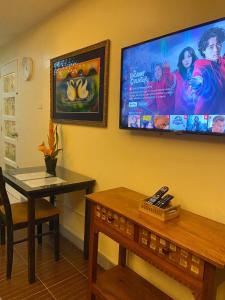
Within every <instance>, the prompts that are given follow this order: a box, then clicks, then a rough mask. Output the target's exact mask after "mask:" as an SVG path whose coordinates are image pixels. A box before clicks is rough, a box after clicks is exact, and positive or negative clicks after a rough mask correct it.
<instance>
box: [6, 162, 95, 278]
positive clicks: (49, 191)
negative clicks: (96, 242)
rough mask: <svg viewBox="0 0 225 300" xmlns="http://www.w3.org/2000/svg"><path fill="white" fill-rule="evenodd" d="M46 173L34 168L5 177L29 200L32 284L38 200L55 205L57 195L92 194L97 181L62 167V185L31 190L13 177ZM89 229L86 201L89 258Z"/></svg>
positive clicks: (11, 172) (86, 252)
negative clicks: (41, 199)
mask: <svg viewBox="0 0 225 300" xmlns="http://www.w3.org/2000/svg"><path fill="white" fill-rule="evenodd" d="M39 171H45V167H33V168H24V169H16V170H13V171H4V172H3V176H4V180H5V182H6V183H8V184H9V185H11V186H12V187H13V188H14V189H16V190H17V191H18V192H20V193H21V194H22V195H24V196H25V197H27V199H28V279H29V282H30V283H32V282H34V281H35V206H36V199H38V198H40V197H47V196H49V197H50V202H51V203H52V204H53V203H54V200H55V195H57V194H63V193H68V192H73V191H76V190H83V189H84V190H85V191H86V193H90V192H92V187H93V185H94V183H95V180H94V179H92V178H90V177H87V176H84V175H81V174H78V173H75V172H72V171H70V170H67V169H65V168H62V167H57V168H56V176H57V177H59V178H61V179H64V180H65V182H63V183H60V184H53V185H46V186H41V187H35V188H31V187H29V186H28V185H26V184H25V183H24V182H23V181H21V180H18V179H16V178H15V177H14V176H13V175H15V174H24V173H33V172H39ZM89 228H90V209H89V203H88V201H87V200H86V207H85V232H84V257H85V258H87V257H88V243H89Z"/></svg>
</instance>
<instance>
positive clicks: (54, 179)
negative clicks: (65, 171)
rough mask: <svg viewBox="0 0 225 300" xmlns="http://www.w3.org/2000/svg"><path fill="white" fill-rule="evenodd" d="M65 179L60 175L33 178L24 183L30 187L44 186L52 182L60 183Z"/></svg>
mask: <svg viewBox="0 0 225 300" xmlns="http://www.w3.org/2000/svg"><path fill="white" fill-rule="evenodd" d="M63 182H65V180H63V179H61V178H59V177H47V178H40V179H32V180H26V181H24V183H25V184H26V185H28V186H30V187H32V188H33V187H38V186H44V185H50V184H59V183H63Z"/></svg>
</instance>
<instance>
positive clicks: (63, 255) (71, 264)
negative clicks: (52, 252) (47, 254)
mask: <svg viewBox="0 0 225 300" xmlns="http://www.w3.org/2000/svg"><path fill="white" fill-rule="evenodd" d="M62 256H63V258H64V259H65V260H66V261H67V262H68V263H69V264H71V265H72V266H73V267H74V269H76V271H78V272H79V273H80V274H81V275H82V276H84V277H85V278H86V279H88V277H87V276H86V275H85V274H84V273H82V272H81V271H80V270H79V269H78V268H77V267H76V266H75V265H74V264H73V263H72V262H71V261H70V260H69V259H68V258H67V257H66V256H64V255H62Z"/></svg>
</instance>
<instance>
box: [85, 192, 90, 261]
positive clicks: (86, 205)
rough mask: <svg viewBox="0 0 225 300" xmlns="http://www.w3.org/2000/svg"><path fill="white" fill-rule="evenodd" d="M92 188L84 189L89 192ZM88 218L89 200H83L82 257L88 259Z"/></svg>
mask: <svg viewBox="0 0 225 300" xmlns="http://www.w3.org/2000/svg"><path fill="white" fill-rule="evenodd" d="M91 192H92V188H91V187H89V188H88V189H86V194H90V193H91ZM90 219H91V208H90V202H89V201H88V200H87V199H86V200H85V225H84V258H85V259H88V249H89V239H90Z"/></svg>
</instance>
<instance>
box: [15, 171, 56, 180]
mask: <svg viewBox="0 0 225 300" xmlns="http://www.w3.org/2000/svg"><path fill="white" fill-rule="evenodd" d="M52 176H53V175H51V174H49V173H47V172H35V173H24V174H16V175H13V177H15V178H16V179H19V180H22V181H23V180H31V179H39V178H46V177H52Z"/></svg>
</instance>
